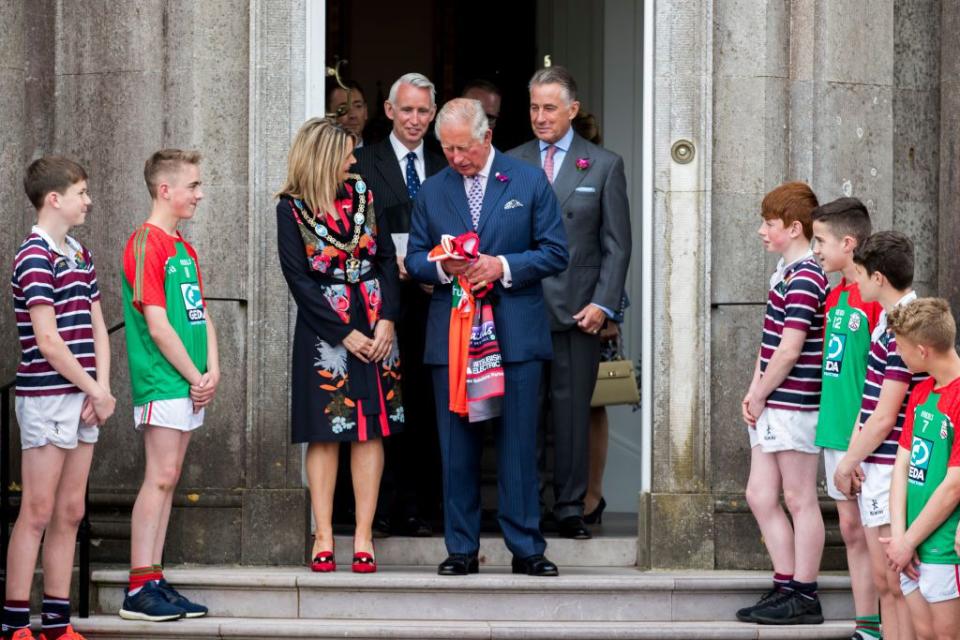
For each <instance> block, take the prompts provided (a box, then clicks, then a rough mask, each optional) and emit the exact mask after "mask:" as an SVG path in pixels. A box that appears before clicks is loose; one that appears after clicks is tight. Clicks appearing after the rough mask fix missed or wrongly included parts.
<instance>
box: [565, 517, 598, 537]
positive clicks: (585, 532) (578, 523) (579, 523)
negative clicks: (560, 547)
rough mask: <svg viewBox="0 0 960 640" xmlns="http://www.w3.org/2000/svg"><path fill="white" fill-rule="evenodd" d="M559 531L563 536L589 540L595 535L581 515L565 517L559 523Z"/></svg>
mask: <svg viewBox="0 0 960 640" xmlns="http://www.w3.org/2000/svg"><path fill="white" fill-rule="evenodd" d="M557 533H559V534H560V537H561V538H573V539H574V540H589V539H590V538H592V537H593V536H591V535H590V530H589V529H587V527H586V526H585V525H584V524H583V518H581V517H580V516H570V517H569V518H564V519H563V520H561V521H560V523H559V524H558V525H557Z"/></svg>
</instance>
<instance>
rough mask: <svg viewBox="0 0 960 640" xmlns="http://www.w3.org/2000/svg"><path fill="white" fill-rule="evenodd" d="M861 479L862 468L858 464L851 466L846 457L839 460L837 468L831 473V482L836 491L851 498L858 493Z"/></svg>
mask: <svg viewBox="0 0 960 640" xmlns="http://www.w3.org/2000/svg"><path fill="white" fill-rule="evenodd" d="M862 479H863V469H862V468H861V467H860V465H857V466H856V467H852V466H851V463H850V462H848V461H847V459H846V457H844V458H843V459H841V460H840V464H838V465H837V470H836V471H835V472H834V474H833V484H834V486H835V487H836V488H837V491H839V492H840V493H842V494H843V495H845V496H847V497H848V498H850V499H851V500H853V499H854V498H856V497H857V494H858V493H860V485H861V484H862Z"/></svg>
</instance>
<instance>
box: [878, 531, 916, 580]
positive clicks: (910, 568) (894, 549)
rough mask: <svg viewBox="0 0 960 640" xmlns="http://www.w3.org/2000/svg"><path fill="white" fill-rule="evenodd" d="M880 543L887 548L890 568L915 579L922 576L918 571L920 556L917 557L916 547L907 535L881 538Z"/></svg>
mask: <svg viewBox="0 0 960 640" xmlns="http://www.w3.org/2000/svg"><path fill="white" fill-rule="evenodd" d="M880 543H881V544H883V545H884V546H885V547H886V548H887V566H888V567H890V569H892V570H894V571H896V572H898V573H902V574H904V575H906V576H907V577H908V578H911V579H913V580H917V579H918V578H919V577H920V574H919V573H917V565H919V564H920V558H918V557H917V552H916V549H914V548H913V546H911V545H910V543H908V542H907V539H906V537H905V536H896V537H895V536H891V537H889V538H880Z"/></svg>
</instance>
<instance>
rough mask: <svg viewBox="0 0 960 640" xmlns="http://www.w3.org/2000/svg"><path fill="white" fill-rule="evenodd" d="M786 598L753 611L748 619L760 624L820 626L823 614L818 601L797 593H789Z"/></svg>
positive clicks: (815, 598)
mask: <svg viewBox="0 0 960 640" xmlns="http://www.w3.org/2000/svg"><path fill="white" fill-rule="evenodd" d="M787 595H788V597H786V598H780V599H778V600H776V601H773V602H770V603H769V604H767V605H766V606H764V607H762V608H759V609H755V610H754V611H753V613H752V614H751V615H750V617H751V618H752V619H753V621H754V622H757V623H760V624H822V623H823V612H822V611H821V610H820V599H819V598H817V597H816V596H814V597H813V598H808V597H807V596H804V595H802V594H800V593H799V592H798V591H790V592H788V593H787Z"/></svg>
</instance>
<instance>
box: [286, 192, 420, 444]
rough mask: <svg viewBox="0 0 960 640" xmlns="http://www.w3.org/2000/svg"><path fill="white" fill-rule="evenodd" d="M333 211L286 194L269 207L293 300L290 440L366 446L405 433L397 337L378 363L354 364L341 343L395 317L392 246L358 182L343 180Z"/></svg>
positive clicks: (396, 274)
mask: <svg viewBox="0 0 960 640" xmlns="http://www.w3.org/2000/svg"><path fill="white" fill-rule="evenodd" d="M335 207H336V211H335V212H332V213H320V214H319V215H315V214H314V212H312V211H310V209H309V207H308V206H307V204H306V203H305V202H303V201H302V200H298V199H295V198H291V197H289V196H281V198H280V201H279V202H278V204H277V245H278V251H279V254H280V265H281V268H282V270H283V275H284V278H285V279H286V281H287V285H288V286H289V288H290V293H291V294H292V295H293V298H294V300H295V301H296V303H297V322H296V328H295V330H294V338H293V369H292V375H291V385H292V389H291V414H292V420H291V427H292V441H293V442H294V443H299V442H335V441H364V440H369V439H371V438H379V437H385V436H388V435H391V434H393V433H397V432H399V431H401V430H402V428H403V421H404V415H403V403H402V401H401V397H400V383H399V382H400V371H399V367H400V355H399V350H398V347H397V341H396V338H394V341H393V347H392V349H391V351H390V353H389V355H388V356H387V357H386V358H385V359H384V360H383V361H382V362H376V363H364V362H362V361H361V360H359V359H358V358H356V357H355V356H353V354H351V353H350V352H349V351H348V350H347V348H346V347H345V346H344V345H343V339H344V338H345V337H346V336H347V335H348V334H349V333H350V332H351V331H353V330H358V331H360V332H361V333H363V334H365V335H367V336H373V332H374V327H375V326H376V324H377V322H378V321H379V320H381V319H384V320H395V319H396V317H397V312H398V306H399V293H398V291H399V283H400V280H399V272H398V267H397V262H396V253H395V250H394V248H393V243H392V242H391V240H390V235H389V234H387V233H383V234H378V228H377V220H376V216H375V214H374V208H373V194H372V193H371V192H370V191H369V190H368V189H367V188H366V184H365V183H364V182H363V180H362V179H361V178H360V176H358V175H351V176H350V177H349V178H348V179H347V181H346V182H345V183H344V184H343V187H342V189H341V193H340V194H339V196H338V199H337V200H336V202H335ZM345 249H346V250H345Z"/></svg>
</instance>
